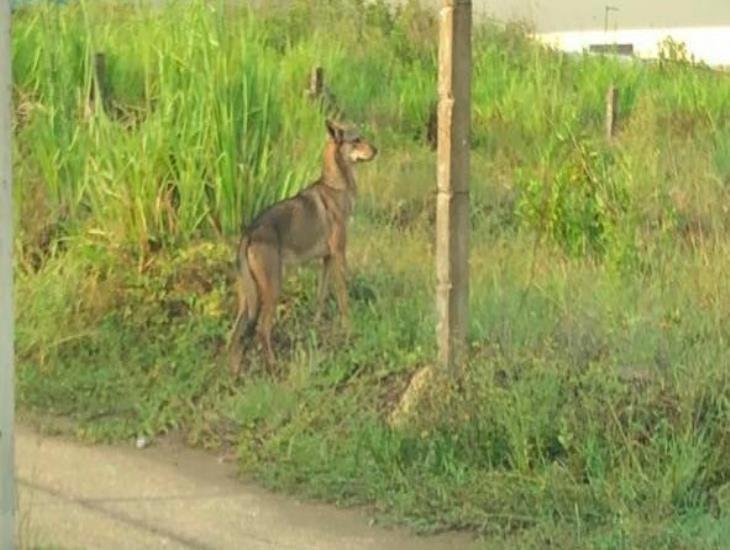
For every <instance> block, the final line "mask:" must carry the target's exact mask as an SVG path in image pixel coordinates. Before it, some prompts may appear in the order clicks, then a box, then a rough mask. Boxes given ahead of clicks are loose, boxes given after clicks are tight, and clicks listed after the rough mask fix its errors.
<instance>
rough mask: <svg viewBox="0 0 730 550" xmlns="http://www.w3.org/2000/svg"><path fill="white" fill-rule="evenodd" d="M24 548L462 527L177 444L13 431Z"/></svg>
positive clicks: (276, 543)
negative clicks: (305, 496)
mask: <svg viewBox="0 0 730 550" xmlns="http://www.w3.org/2000/svg"><path fill="white" fill-rule="evenodd" d="M16 456H17V459H16V468H17V471H16V474H17V479H18V492H19V513H18V515H19V532H20V533H19V534H20V538H21V543H22V545H23V547H26V548H29V547H34V548H37V547H39V546H41V547H43V546H44V545H52V547H53V548H59V547H60V548H64V549H66V548H90V549H91V548H93V549H115V548H120V549H121V548H124V549H137V548H139V549H146V548H199V549H213V548H221V549H224V548H236V549H239V548H240V549H247V550H270V549H284V550H294V549H297V550H314V549H317V550H330V549H331V550H335V549H337V550H361V549H363V550H364V549H373V550H375V549H378V550H411V549H412V550H441V549H443V550H456V549H462V548H468V547H469V546H471V543H472V539H471V537H469V536H468V535H464V534H447V535H439V536H436V537H428V538H425V537H417V536H415V535H413V534H411V533H409V532H406V531H403V530H389V529H384V528H380V527H376V526H372V525H371V523H370V521H369V520H368V517H367V516H366V515H365V514H364V513H362V512H358V511H352V510H340V509H336V508H334V507H332V506H326V505H320V504H314V503H309V502H298V501H296V500H294V499H290V498H287V497H284V496H281V495H273V494H271V493H268V492H267V491H265V490H262V489H261V488H259V487H257V486H255V485H252V484H246V483H242V482H240V481H238V480H237V479H235V477H234V467H233V466H232V465H231V464H222V463H220V461H218V460H216V458H215V457H214V456H211V455H209V454H207V453H204V452H202V451H201V452H198V451H194V450H191V449H187V448H185V447H183V446H181V445H175V444H170V443H167V444H157V445H154V446H152V447H149V448H146V449H142V450H138V449H136V448H134V447H133V446H132V445H131V444H130V445H128V446H116V447H114V446H85V445H81V444H79V443H76V442H73V441H69V440H66V439H61V438H56V437H45V436H43V437H42V436H39V435H37V434H36V433H35V432H33V431H32V430H30V429H29V428H25V427H19V428H18V430H17V433H16Z"/></svg>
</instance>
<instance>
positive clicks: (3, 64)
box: [0, 0, 16, 550]
mask: <svg viewBox="0 0 730 550" xmlns="http://www.w3.org/2000/svg"><path fill="white" fill-rule="evenodd" d="M10 1H11V0H0V550H13V549H14V548H15V525H16V524H15V445H14V433H13V431H14V430H13V428H14V423H15V419H14V416H15V396H14V374H13V371H14V367H13V359H14V357H13V356H14V352H13V334H14V332H13V331H14V328H13V256H12V254H13V193H12V164H11V140H12V129H11V128H12V127H11V121H12V110H11V80H12V74H11V72H10V59H11V53H10Z"/></svg>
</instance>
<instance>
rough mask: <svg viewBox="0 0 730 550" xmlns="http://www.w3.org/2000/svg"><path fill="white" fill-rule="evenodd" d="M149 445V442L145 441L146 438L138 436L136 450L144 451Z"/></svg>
mask: <svg viewBox="0 0 730 550" xmlns="http://www.w3.org/2000/svg"><path fill="white" fill-rule="evenodd" d="M149 444H150V442H149V441H148V440H147V438H146V437H144V436H139V437H138V438H137V448H138V449H144V448H145V447H147V446H148V445H149Z"/></svg>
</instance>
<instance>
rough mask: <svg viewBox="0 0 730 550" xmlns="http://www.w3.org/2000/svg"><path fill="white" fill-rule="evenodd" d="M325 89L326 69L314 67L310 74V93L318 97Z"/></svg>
mask: <svg viewBox="0 0 730 550" xmlns="http://www.w3.org/2000/svg"><path fill="white" fill-rule="evenodd" d="M323 89H324V69H323V68H322V67H313V68H312V74H311V75H310V76H309V95H310V96H311V97H313V98H318V97H320V96H321V95H322V90H323Z"/></svg>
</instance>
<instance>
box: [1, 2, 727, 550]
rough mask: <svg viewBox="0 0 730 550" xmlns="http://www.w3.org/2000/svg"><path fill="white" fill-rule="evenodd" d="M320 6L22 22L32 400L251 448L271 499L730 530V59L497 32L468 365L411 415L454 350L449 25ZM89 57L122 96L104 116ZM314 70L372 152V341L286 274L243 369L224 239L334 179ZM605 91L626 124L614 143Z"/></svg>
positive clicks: (477, 81)
mask: <svg viewBox="0 0 730 550" xmlns="http://www.w3.org/2000/svg"><path fill="white" fill-rule="evenodd" d="M310 4H313V3H309V2H294V3H293V7H292V8H291V9H290V10H288V11H286V10H278V9H274V8H267V9H262V10H257V11H248V10H245V9H233V8H230V7H224V6H223V4H216V3H211V4H198V3H190V4H188V3H186V4H184V5H183V4H175V3H173V4H172V5H170V6H169V7H167V8H164V9H151V8H145V7H139V6H137V7H132V6H130V5H126V4H125V5H122V4H116V3H88V4H83V3H81V4H79V3H72V4H70V5H67V6H62V7H59V6H56V7H51V6H36V7H32V8H22V9H20V8H19V9H18V10H16V19H15V21H14V36H13V62H14V66H13V70H14V77H15V82H16V87H15V107H16V119H15V133H16V138H17V139H16V151H15V153H16V154H15V166H14V169H15V175H16V181H17V182H18V185H17V186H16V198H17V209H16V213H17V228H18V240H17V246H16V251H17V256H16V257H17V270H16V274H17V315H18V322H17V329H18V337H17V354H18V362H19V365H18V373H17V382H18V403H19V406H20V407H21V409H22V411H23V413H24V414H29V415H33V416H36V417H39V418H42V422H43V423H45V424H49V423H53V422H52V421H53V420H54V419H59V420H61V421H62V422H58V424H59V425H63V426H68V425H69V423H68V420H69V419H70V420H71V422H70V425H71V427H72V428H71V429H72V430H73V432H74V433H75V434H76V435H78V436H79V437H82V438H84V439H87V440H92V441H109V440H112V441H114V440H129V439H130V438H132V437H133V436H135V435H137V434H147V435H153V436H154V435H159V434H162V433H165V432H168V431H172V430H180V431H183V432H184V433H185V434H187V437H188V440H189V442H190V444H193V445H200V446H205V447H219V446H234V447H235V448H236V449H237V452H238V457H239V460H240V464H241V468H242V471H244V472H245V473H247V474H249V475H254V476H256V477H257V478H258V479H260V480H261V481H263V482H264V483H266V484H267V485H269V486H271V487H274V488H277V489H281V490H285V491H291V492H296V493H299V494H302V495H307V496H310V497H314V498H319V499H325V500H331V501H336V502H339V503H344V504H355V503H364V504H368V505H370V506H371V507H372V509H373V510H374V511H375V513H376V514H377V515H378V517H379V518H380V519H381V521H383V522H398V523H406V524H409V525H411V526H414V527H415V528H417V529H419V530H423V531H433V530H441V529H450V528H464V529H470V530H474V531H476V532H478V533H480V534H482V535H484V536H485V537H487V538H485V545H486V546H487V547H494V545H498V546H500V547H504V546H513V547H535V548H543V547H545V546H546V545H549V544H552V545H554V546H557V547H561V548H563V547H566V548H570V547H575V548H584V547H595V548H617V547H618V548H621V547H625V548H633V547H637V546H647V547H650V548H698V547H700V548H719V547H722V540H726V539H727V536H728V530H729V529H730V499H729V497H728V487H730V462H728V460H727V458H726V457H727V456H728V454H729V453H730V433H729V432H728V430H727V426H728V425H729V424H728V421H729V420H730V418H729V417H730V390H729V387H728V374H727V372H728V370H727V367H728V365H730V351H728V350H729V349H730V347H729V346H728V338H729V336H730V317H728V315H729V311H728V307H727V304H729V303H730V283H728V281H729V280H730V278H728V277H727V276H726V273H727V272H728V270H730V238H729V237H730V235H729V234H728V230H729V229H730V226H729V225H728V219H729V218H728V212H727V204H728V199H730V196H729V195H728V192H729V190H730V125H729V121H730V117H728V114H729V113H730V80H728V76H727V75H726V74H723V73H717V72H713V71H710V70H708V69H706V68H703V67H698V66H694V65H692V64H690V63H686V62H683V61H682V60H681V59H680V60H675V61H663V62H662V63H660V64H644V63H639V62H636V63H629V64H625V63H621V62H618V61H616V60H613V59H610V58H600V57H571V56H566V55H562V54H560V53H557V52H553V51H549V50H546V49H544V48H541V47H539V46H538V45H536V44H534V43H532V42H530V41H529V40H528V38H527V37H526V35H525V33H524V31H523V30H522V29H520V28H516V27H507V28H502V27H499V26H497V25H494V24H485V25H484V26H482V27H480V28H479V29H478V30H477V32H476V35H475V39H474V52H475V53H474V62H475V74H474V83H473V98H474V109H473V159H472V193H471V197H472V210H471V219H472V226H473V234H472V239H471V241H472V251H471V252H472V256H471V258H472V260H471V274H472V283H471V317H472V318H471V329H470V352H469V357H468V361H467V365H465V368H464V369H463V371H462V373H461V374H459V375H458V377H457V378H455V379H452V380H443V379H440V378H437V379H436V381H435V384H434V386H433V387H432V388H431V390H430V392H428V393H427V394H426V395H425V398H424V400H423V401H422V402H421V403H420V405H419V408H418V410H417V415H416V416H415V417H414V419H412V421H411V422H409V423H408V424H407V425H406V426H405V427H402V428H399V429H394V428H391V427H389V425H388V424H387V422H386V421H385V419H386V417H387V415H388V414H389V413H390V411H391V410H392V408H393V406H394V404H395V403H396V402H397V400H398V397H399V395H400V394H401V393H402V391H403V389H404V388H405V387H406V385H407V383H408V380H409V377H410V376H411V375H412V374H413V373H414V372H415V371H417V370H418V369H420V368H421V367H424V366H428V365H431V364H433V362H434V358H435V349H434V307H433V300H434V298H433V287H434V276H433V269H432V266H433V265H434V258H433V233H434V189H435V159H434V155H433V153H432V152H431V151H430V150H429V148H428V147H427V146H426V144H425V143H424V139H423V135H424V129H425V124H426V121H427V119H428V115H429V105H430V104H431V102H432V101H433V99H434V98H435V74H436V71H435V63H436V44H435V39H436V36H437V33H436V26H435V21H434V20H433V18H431V17H429V16H428V15H427V14H426V13H424V12H422V11H420V10H418V9H417V8H415V7H413V6H408V7H406V8H404V10H403V11H401V12H398V13H396V14H394V13H392V12H389V11H388V10H387V9H385V8H384V7H383V6H381V5H375V6H371V7H363V6H362V5H361V4H360V3H358V2H355V1H345V0H328V1H327V2H321V3H320V2H317V6H316V7H312V6H311V5H310ZM51 36H53V37H54V38H53V39H51V38H50V37H51ZM132 36H133V37H134V39H133V40H132V39H130V37H132ZM98 50H103V51H104V52H105V53H106V55H107V63H108V70H109V77H110V81H109V89H110V94H111V101H112V103H111V106H110V108H109V109H108V110H107V112H106V113H105V112H102V111H101V110H97V111H95V112H92V113H88V114H85V113H84V111H85V105H86V101H85V98H86V96H87V91H88V87H89V85H90V82H91V68H90V63H89V59H90V57H91V54H92V53H93V52H94V51H98ZM314 64H321V65H322V66H324V67H325V70H326V78H327V81H328V83H329V85H330V86H331V88H332V90H333V92H334V93H335V94H336V96H337V100H338V102H339V104H340V107H342V108H343V109H344V110H345V111H346V113H347V115H348V117H349V118H351V119H353V120H355V121H357V122H360V123H363V124H364V126H365V128H364V130H365V133H366V134H367V135H368V136H370V137H371V138H372V139H373V141H374V143H375V144H376V145H377V146H378V147H379V149H380V150H381V155H380V156H379V157H378V159H377V160H376V162H375V163H373V164H371V165H368V166H364V167H362V169H361V170H360V171H359V173H358V174H359V185H360V197H359V199H358V203H357V208H356V213H355V218H354V220H353V224H352V229H351V242H350V248H349V262H350V264H351V278H350V295H351V302H352V310H353V311H352V316H353V325H354V332H353V335H352V336H351V338H350V339H349V340H348V341H345V340H344V337H343V336H342V335H341V334H340V333H339V332H338V331H337V329H336V323H333V322H330V321H327V322H325V323H323V324H322V325H321V326H314V325H313V324H312V322H311V319H312V313H313V311H312V310H313V293H314V288H315V286H316V284H315V278H316V274H315V273H314V272H313V271H312V270H310V269H306V268H304V269H301V270H293V271H292V272H291V273H290V274H289V275H288V277H287V281H286V285H285V293H284V294H285V295H284V298H283V301H282V304H281V306H280V309H279V312H278V321H277V325H276V328H275V344H276V348H277V352H278V355H279V358H280V361H281V364H282V370H283V373H284V374H283V375H282V376H281V377H280V378H277V379H271V378H270V377H268V376H267V375H266V374H265V373H264V370H263V367H262V365H261V361H260V358H258V356H254V359H253V370H252V371H251V372H250V373H248V375H247V376H246V377H245V378H244V379H243V380H241V381H238V382H233V381H231V380H230V379H229V376H228V373H227V369H226V367H225V365H226V358H225V350H224V347H225V339H226V334H227V331H228V329H229V326H230V323H231V322H232V317H233V313H234V303H233V302H234V297H233V294H232V289H231V282H232V281H231V279H232V269H233V265H232V260H233V249H232V246H231V245H232V243H233V242H234V241H235V238H236V235H237V233H238V229H239V226H240V224H241V223H242V222H245V221H247V220H249V219H250V217H251V216H252V215H253V214H254V213H255V212H257V211H258V210H259V209H260V208H262V207H263V206H264V205H266V204H269V203H271V202H272V201H274V200H277V199H279V198H281V197H284V196H288V195H290V194H291V193H293V192H294V191H295V190H296V189H298V188H299V187H300V186H302V185H304V184H306V183H307V182H308V181H311V180H313V179H314V178H315V177H316V175H317V171H318V165H319V155H320V152H321V148H322V145H323V140H324V129H323V114H322V113H321V112H320V111H319V110H318V109H317V108H316V106H315V105H313V104H312V102H311V101H310V100H309V99H307V98H306V97H305V95H304V93H303V90H304V88H305V87H306V83H307V77H308V74H309V71H310V69H311V67H312V66H313V65H314ZM611 82H614V83H616V84H617V85H618V86H619V87H620V90H621V106H620V112H621V124H620V132H619V137H618V138H617V140H616V142H615V143H613V144H606V143H605V142H604V141H603V139H602V116H603V115H602V113H603V97H604V93H605V90H606V87H607V86H608V84H609V83H611ZM335 311H336V310H335V308H334V305H332V313H333V315H334V314H335Z"/></svg>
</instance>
